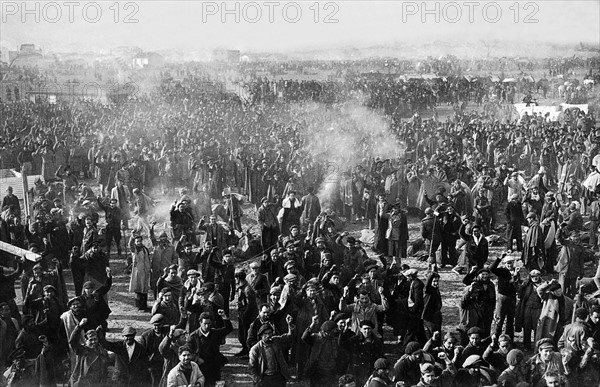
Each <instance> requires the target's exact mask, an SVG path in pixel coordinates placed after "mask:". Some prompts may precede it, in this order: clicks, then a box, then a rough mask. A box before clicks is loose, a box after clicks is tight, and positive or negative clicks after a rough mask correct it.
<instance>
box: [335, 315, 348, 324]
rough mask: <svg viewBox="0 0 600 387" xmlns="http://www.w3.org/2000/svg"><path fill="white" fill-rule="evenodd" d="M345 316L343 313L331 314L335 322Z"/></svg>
mask: <svg viewBox="0 0 600 387" xmlns="http://www.w3.org/2000/svg"><path fill="white" fill-rule="evenodd" d="M345 318H346V315H345V314H344V313H338V314H336V315H335V316H333V321H334V322H335V323H336V324H337V322H338V321H340V320H343V319H345Z"/></svg>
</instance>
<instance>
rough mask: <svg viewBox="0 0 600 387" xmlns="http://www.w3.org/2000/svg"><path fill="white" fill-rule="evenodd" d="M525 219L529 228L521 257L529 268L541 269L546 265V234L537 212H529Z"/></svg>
mask: <svg viewBox="0 0 600 387" xmlns="http://www.w3.org/2000/svg"><path fill="white" fill-rule="evenodd" d="M525 219H526V220H527V223H528V225H529V229H528V230H527V234H526V235H525V246H524V248H523V254H522V255H521V259H522V260H523V265H525V267H526V268H527V269H529V270H534V269H537V270H540V269H542V268H543V266H544V257H545V255H546V248H545V246H544V234H543V232H542V228H541V227H540V224H539V221H538V216H537V214H536V213H535V212H530V213H528V214H527V216H526V217H525Z"/></svg>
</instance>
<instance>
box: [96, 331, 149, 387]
mask: <svg viewBox="0 0 600 387" xmlns="http://www.w3.org/2000/svg"><path fill="white" fill-rule="evenodd" d="M99 333H100V334H99V335H98V338H99V341H100V344H101V345H102V347H103V348H104V349H107V350H109V351H111V352H114V354H115V368H114V370H113V375H112V380H113V382H115V384H116V385H117V386H123V387H133V386H140V387H142V386H147V385H148V382H149V381H150V372H149V371H148V368H149V364H148V355H147V353H146V348H145V347H144V346H143V345H142V344H140V343H139V342H137V341H136V340H135V336H136V334H137V331H136V330H135V329H134V328H132V327H130V326H128V327H125V328H123V330H122V331H121V335H122V336H123V340H122V341H117V342H114V341H108V340H106V338H105V334H104V330H102V331H101V332H99Z"/></svg>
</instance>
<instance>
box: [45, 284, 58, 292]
mask: <svg viewBox="0 0 600 387" xmlns="http://www.w3.org/2000/svg"><path fill="white" fill-rule="evenodd" d="M43 290H44V291H45V292H48V291H50V290H52V291H53V292H54V293H57V291H56V288H55V287H54V286H52V285H46V286H44V289H43Z"/></svg>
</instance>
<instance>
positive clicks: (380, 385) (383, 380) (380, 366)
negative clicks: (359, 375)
mask: <svg viewBox="0 0 600 387" xmlns="http://www.w3.org/2000/svg"><path fill="white" fill-rule="evenodd" d="M390 366H391V364H390V362H389V360H387V359H386V358H383V357H382V358H379V359H377V360H375V364H373V374H371V376H370V377H369V379H368V380H367V383H366V384H365V385H366V386H367V387H387V386H390V385H392V381H391V380H390V377H389V374H390Z"/></svg>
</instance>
